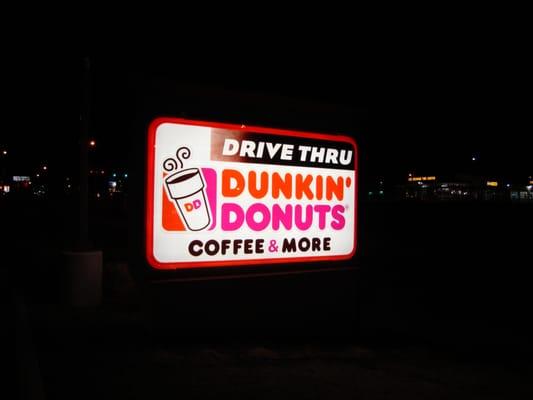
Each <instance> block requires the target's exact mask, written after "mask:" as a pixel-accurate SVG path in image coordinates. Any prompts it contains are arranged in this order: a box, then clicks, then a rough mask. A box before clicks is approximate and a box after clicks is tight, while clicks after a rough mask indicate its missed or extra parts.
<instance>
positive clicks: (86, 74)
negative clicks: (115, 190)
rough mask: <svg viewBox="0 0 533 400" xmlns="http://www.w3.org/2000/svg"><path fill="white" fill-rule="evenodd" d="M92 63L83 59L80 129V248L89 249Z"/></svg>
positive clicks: (87, 58)
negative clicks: (89, 147)
mask: <svg viewBox="0 0 533 400" xmlns="http://www.w3.org/2000/svg"><path fill="white" fill-rule="evenodd" d="M90 86H91V64H90V60H89V57H85V58H84V59H83V89H82V90H83V99H82V110H81V129H80V198H79V223H80V231H79V238H78V240H79V242H78V247H79V250H82V251H83V250H88V249H89V227H88V220H89V204H88V203H89V182H88V175H89V153H88V151H89V149H88V141H89V114H90V105H91V101H90V100H91V92H90Z"/></svg>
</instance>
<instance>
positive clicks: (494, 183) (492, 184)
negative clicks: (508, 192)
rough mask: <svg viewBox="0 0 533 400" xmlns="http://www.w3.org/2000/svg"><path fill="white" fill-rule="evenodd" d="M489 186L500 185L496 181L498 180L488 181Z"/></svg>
mask: <svg viewBox="0 0 533 400" xmlns="http://www.w3.org/2000/svg"><path fill="white" fill-rule="evenodd" d="M487 186H492V187H498V182H496V181H487Z"/></svg>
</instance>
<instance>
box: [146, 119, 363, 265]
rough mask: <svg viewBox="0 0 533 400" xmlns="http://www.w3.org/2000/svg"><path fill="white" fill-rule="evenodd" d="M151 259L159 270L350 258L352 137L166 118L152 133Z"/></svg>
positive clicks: (354, 152)
mask: <svg viewBox="0 0 533 400" xmlns="http://www.w3.org/2000/svg"><path fill="white" fill-rule="evenodd" d="M147 156H148V163H147V168H148V170H147V191H146V195H147V198H146V256H147V259H148V262H149V264H150V265H151V266H152V267H154V268H157V269H175V268H196V267H209V266H211V267H217V266H233V265H243V264H273V263H291V262H306V261H307V262H308V261H320V260H343V259H349V258H351V257H352V256H353V255H354V253H355V248H356V236H355V233H356V216H357V203H356V194H357V184H358V182H357V175H356V166H357V148H356V144H355V142H354V140H353V139H351V138H349V137H346V136H337V135H324V134H316V133H305V132H297V131H283V130H278V129H268V128H259V127H246V126H244V125H230V124H218V123H209V122H199V121H189V120H182V119H171V118H160V119H156V120H155V121H153V122H152V124H151V125H150V127H149V132H148V154H147Z"/></svg>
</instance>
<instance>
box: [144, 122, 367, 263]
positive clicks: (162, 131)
mask: <svg viewBox="0 0 533 400" xmlns="http://www.w3.org/2000/svg"><path fill="white" fill-rule="evenodd" d="M249 129H250V128H249ZM262 129H263V128H262ZM211 130H212V128H211V127H209V126H193V125H186V124H181V123H173V122H162V123H159V124H158V125H156V127H155V132H154V133H153V134H154V135H155V138H154V148H153V151H154V152H155V153H154V157H153V161H154V163H153V165H151V166H150V165H149V167H148V168H149V173H152V174H153V175H152V177H151V178H152V182H153V188H152V189H151V193H152V196H153V197H152V199H151V200H152V201H153V215H148V216H147V218H148V219H150V218H151V219H152V220H151V221H150V222H151V223H152V226H153V229H152V235H153V236H152V240H151V242H152V246H153V247H152V248H151V249H150V248H148V249H147V250H148V253H149V255H150V253H151V256H152V257H149V260H150V258H152V262H151V264H152V266H154V267H156V268H178V267H194V266H195V265H196V264H197V263H200V264H202V265H204V266H205V265H208V264H209V263H212V262H220V261H226V262H228V264H232V263H235V264H242V263H245V262H243V261H245V260H250V261H254V260H255V262H253V263H256V262H257V261H259V260H271V261H272V260H273V259H285V260H286V262H290V261H291V260H293V261H297V260H298V261H306V260H309V257H311V258H312V259H315V258H316V257H320V258H324V259H342V258H349V257H351V256H352V255H353V252H354V251H355V234H354V232H355V228H356V226H355V224H356V212H357V210H356V203H355V195H356V192H355V191H356V187H357V182H356V173H355V171H354V170H346V169H331V168H327V169H326V168H314V167H313V168H308V167H298V168H295V167H294V166H285V165H272V164H263V163H257V164H255V163H241V162H227V161H214V160H211V159H210V158H211ZM250 130H251V129H250ZM252 131H253V130H252ZM332 140H338V139H336V138H335V137H334V136H332ZM271 141H272V142H274V143H275V141H276V135H273V136H272V139H271ZM180 147H188V148H189V149H190V151H191V154H190V158H189V159H184V160H183V164H184V165H183V168H212V169H214V170H216V173H217V210H216V227H215V228H214V229H213V230H208V229H206V230H202V231H168V230H166V229H164V228H163V225H162V213H163V211H162V203H163V199H162V196H163V195H165V196H166V190H163V188H164V179H163V174H164V172H165V170H164V169H163V163H164V161H165V160H166V159H168V158H172V157H174V158H175V154H176V150H177V149H178V148H180ZM149 151H150V149H149ZM353 154H354V157H357V154H356V152H355V149H354V153H353ZM224 169H235V170H238V171H239V172H240V173H241V174H242V175H243V176H245V177H247V176H248V172H249V171H256V173H257V175H258V176H259V175H260V173H261V172H263V171H266V172H268V173H269V175H270V174H272V173H273V172H277V173H279V174H280V175H281V176H284V175H285V173H291V174H293V175H295V174H296V173H301V174H303V175H304V176H305V175H313V177H315V176H318V175H322V176H324V177H326V176H331V177H333V178H334V179H335V180H336V179H337V177H344V179H345V180H346V178H350V179H351V182H352V184H351V185H350V186H349V187H346V186H345V187H344V198H343V199H342V201H339V200H338V199H337V198H336V197H335V196H333V199H332V200H330V201H328V200H326V199H325V198H323V199H322V200H317V199H314V200H308V199H306V198H305V197H304V198H302V199H301V200H297V199H296V198H291V199H285V198H284V196H283V195H280V197H279V198H278V199H274V198H273V197H272V195H271V193H270V191H269V193H267V195H266V196H265V197H264V198H262V199H257V198H254V197H252V196H251V195H250V194H249V193H248V191H247V190H246V189H245V190H244V191H243V193H242V194H241V195H239V196H238V197H231V198H225V197H223V196H222V184H221V179H222V171H223V170H224ZM293 181H294V176H293ZM324 181H325V179H324ZM313 182H315V179H314V178H313ZM270 183H271V181H270V179H269V184H270ZM246 185H248V179H246ZM324 192H325V190H324ZM225 202H234V203H238V204H239V205H240V206H241V207H242V208H243V209H244V210H246V209H247V208H248V206H249V205H251V204H253V203H258V202H259V203H263V204H265V205H266V206H267V207H269V208H271V206H272V205H273V204H278V205H280V206H281V207H282V208H283V209H284V208H285V207H284V206H285V205H286V204H292V205H293V207H294V206H295V205H297V204H298V205H301V206H302V207H303V208H304V209H305V206H306V205H308V204H310V205H312V206H314V205H317V204H321V205H322V204H327V205H331V206H332V207H333V206H334V205H336V204H340V205H342V206H344V209H345V211H344V213H343V216H344V218H345V226H344V227H343V228H342V229H341V230H334V229H332V228H331V227H330V223H331V221H332V219H331V218H332V217H331V215H330V214H328V215H327V217H326V227H325V229H322V230H321V229H320V228H319V225H318V224H319V221H318V219H319V218H318V214H317V213H313V223H312V226H311V227H310V228H309V229H308V230H305V231H300V230H298V229H297V228H296V227H295V226H294V224H293V227H292V229H291V230H287V229H286V228H285V227H284V226H283V224H280V227H279V230H277V231H276V230H273V229H272V227H271V226H270V225H269V226H267V228H266V229H264V230H262V231H254V230H252V229H250V228H249V227H248V226H247V224H246V223H244V224H243V225H242V227H241V228H239V229H238V230H235V231H223V230H221V227H220V222H221V221H220V219H221V218H220V217H221V205H222V204H223V203H225ZM148 234H150V232H148ZM326 237H328V238H331V240H330V241H329V243H330V250H328V251H311V249H309V250H308V251H300V250H298V249H297V250H296V251H294V252H285V253H283V252H282V251H281V250H282V244H283V240H284V239H289V240H290V239H293V238H294V239H296V242H298V240H299V239H302V238H308V239H310V240H311V239H312V238H319V239H320V240H321V246H322V244H323V238H326ZM211 239H213V240H216V241H218V242H220V241H222V240H223V239H230V240H236V239H242V240H245V239H264V244H263V250H264V252H263V253H262V254H244V252H243V251H242V247H241V249H240V252H239V254H236V255H235V254H233V251H232V250H233V247H232V246H230V249H228V251H227V252H226V254H225V255H223V254H221V252H219V253H218V254H216V255H213V256H210V255H208V254H206V252H205V251H204V252H203V254H201V255H199V256H193V255H191V254H190V252H189V243H190V242H191V241H193V240H200V241H202V242H203V243H205V242H206V241H208V240H211ZM272 241H275V243H276V244H277V246H278V251H270V250H269V246H270V244H271V243H274V242H272ZM254 247H255V246H252V248H254ZM153 261H155V263H154V262H153ZM265 262H266V263H268V261H265ZM153 264H157V265H153ZM218 265H220V263H218Z"/></svg>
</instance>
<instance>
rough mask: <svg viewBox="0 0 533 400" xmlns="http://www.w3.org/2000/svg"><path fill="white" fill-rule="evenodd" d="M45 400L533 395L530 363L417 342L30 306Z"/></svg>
mask: <svg viewBox="0 0 533 400" xmlns="http://www.w3.org/2000/svg"><path fill="white" fill-rule="evenodd" d="M31 320H32V324H33V333H34V337H35V346H36V352H37V358H38V361H39V365H40V367H41V372H42V379H43V384H44V391H45V393H46V398H47V399H72V398H76V399H95V398H98V399H103V398H106V399H107V398H110V399H145V398H150V399H168V398H169V397H177V396H181V397H183V398H187V399H194V398H199V399H200V398H201V399H209V398H220V397H224V396H227V397H228V398H257V399H271V398H279V399H285V398H287V399H288V398H309V399H322V398H327V399H344V398H358V397H361V398H365V399H387V398H395V399H402V398H405V399H427V398H433V399H509V398H513V399H522V398H523V399H530V398H533V385H532V383H531V382H533V380H532V378H533V369H532V364H531V362H530V361H529V360H528V359H524V358H521V359H519V358H516V357H511V358H507V359H505V358H501V357H497V356H496V352H495V353H494V357H492V355H491V353H490V352H491V349H490V348H486V349H485V350H486V352H487V353H486V354H485V357H479V355H478V354H476V355H473V354H471V353H468V352H462V353H461V352H455V351H446V350H443V349H435V348H432V347H430V346H425V345H423V344H420V343H418V344H417V343H396V344H394V345H390V344H389V345H379V344H362V343H360V342H358V341H357V340H354V341H353V342H352V343H350V342H346V341H343V342H342V343H335V341H331V340H321V341H316V340H315V341H312V340H311V341H309V340H302V341H301V342H297V341H296V342H295V341H291V342H283V341H280V340H277V341H275V342H274V341H270V342H269V341H268V340H262V341H261V340H249V341H246V342H239V341H238V340H234V341H232V340H228V339H227V338H226V339H225V340H208V339H206V338H205V337H203V338H201V339H195V338H194V337H191V336H187V337H184V336H182V335H180V332H179V330H177V331H173V332H160V331H158V329H160V327H159V326H154V325H153V324H152V322H151V320H150V318H149V316H148V315H147V310H146V309H145V308H143V307H142V306H141V305H139V304H135V303H131V302H117V301H115V302H113V301H108V302H107V303H105V304H104V305H103V306H101V307H97V308H93V309H69V308H66V307H61V306H57V305H36V304H34V305H33V306H32V309H31Z"/></svg>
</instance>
